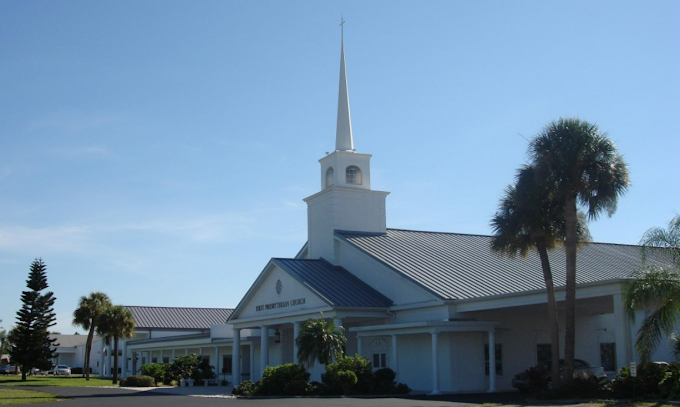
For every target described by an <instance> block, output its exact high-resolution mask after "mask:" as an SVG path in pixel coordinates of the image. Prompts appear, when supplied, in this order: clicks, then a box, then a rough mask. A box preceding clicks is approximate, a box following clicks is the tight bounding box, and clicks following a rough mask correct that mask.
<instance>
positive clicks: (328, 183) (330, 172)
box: [326, 167, 334, 188]
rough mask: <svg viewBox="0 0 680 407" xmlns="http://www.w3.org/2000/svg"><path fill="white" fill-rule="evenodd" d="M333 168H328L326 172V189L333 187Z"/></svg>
mask: <svg viewBox="0 0 680 407" xmlns="http://www.w3.org/2000/svg"><path fill="white" fill-rule="evenodd" d="M333 173H334V171H333V167H328V169H327V170H326V188H330V187H332V186H333Z"/></svg>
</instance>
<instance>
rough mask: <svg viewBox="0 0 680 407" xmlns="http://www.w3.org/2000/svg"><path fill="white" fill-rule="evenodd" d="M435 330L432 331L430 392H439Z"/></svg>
mask: <svg viewBox="0 0 680 407" xmlns="http://www.w3.org/2000/svg"><path fill="white" fill-rule="evenodd" d="M437 335H438V334H437V332H432V393H430V394H440V393H439V363H438V362H439V355H438V352H437Z"/></svg>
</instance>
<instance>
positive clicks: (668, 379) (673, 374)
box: [659, 363, 680, 400]
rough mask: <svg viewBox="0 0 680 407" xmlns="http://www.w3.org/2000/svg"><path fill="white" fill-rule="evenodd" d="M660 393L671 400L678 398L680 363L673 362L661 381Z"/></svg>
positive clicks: (679, 395) (679, 393) (679, 391)
mask: <svg viewBox="0 0 680 407" xmlns="http://www.w3.org/2000/svg"><path fill="white" fill-rule="evenodd" d="M659 394H660V395H661V397H663V398H665V399H669V400H677V399H678V398H679V397H680V365H678V364H677V363H671V364H670V365H669V366H668V367H667V368H666V372H665V374H664V378H663V379H662V380H661V382H659Z"/></svg>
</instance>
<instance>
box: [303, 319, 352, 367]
mask: <svg viewBox="0 0 680 407" xmlns="http://www.w3.org/2000/svg"><path fill="white" fill-rule="evenodd" d="M343 331H344V329H343V327H341V326H335V324H334V323H333V321H326V320H325V319H323V316H322V317H321V318H320V319H308V320H307V321H305V322H304V324H303V325H302V327H301V328H300V334H299V335H298V337H297V339H295V345H296V346H297V347H298V361H299V362H300V363H301V364H302V363H306V364H307V366H314V362H315V361H317V360H318V361H319V362H320V363H321V364H323V365H327V364H329V363H331V362H332V361H333V358H338V357H340V356H342V355H343V354H344V351H343V349H344V347H345V345H346V344H347V338H345V334H344V333H343Z"/></svg>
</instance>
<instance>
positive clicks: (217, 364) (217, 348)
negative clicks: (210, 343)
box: [215, 346, 222, 383]
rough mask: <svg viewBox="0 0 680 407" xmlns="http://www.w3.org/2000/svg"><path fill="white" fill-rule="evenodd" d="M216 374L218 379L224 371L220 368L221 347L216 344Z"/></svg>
mask: <svg viewBox="0 0 680 407" xmlns="http://www.w3.org/2000/svg"><path fill="white" fill-rule="evenodd" d="M215 374H216V375H217V378H218V379H219V378H220V375H221V374H222V371H221V370H220V348H219V347H218V346H215ZM218 383H219V382H218Z"/></svg>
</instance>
